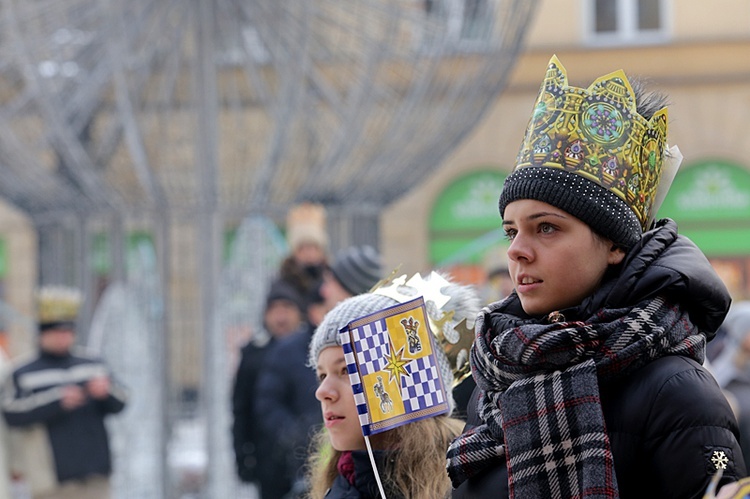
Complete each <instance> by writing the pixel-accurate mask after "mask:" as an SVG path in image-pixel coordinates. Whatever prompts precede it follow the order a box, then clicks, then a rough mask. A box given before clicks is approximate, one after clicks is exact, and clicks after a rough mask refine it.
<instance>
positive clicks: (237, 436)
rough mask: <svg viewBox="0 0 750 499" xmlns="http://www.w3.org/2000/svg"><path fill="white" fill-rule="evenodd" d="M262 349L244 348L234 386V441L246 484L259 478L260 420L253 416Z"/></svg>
mask: <svg viewBox="0 0 750 499" xmlns="http://www.w3.org/2000/svg"><path fill="white" fill-rule="evenodd" d="M260 352H261V350H260V349H255V348H253V347H252V346H245V348H243V349H242V355H241V357H240V363H239V365H238V366H237V372H236V374H235V378H234V386H233V387H232V416H233V417H232V440H233V445H234V456H235V462H236V465H237V474H238V476H239V477H240V478H241V479H242V480H244V481H250V480H253V479H254V478H255V477H254V475H253V473H252V470H251V466H250V465H251V464H254V463H251V462H250V461H246V460H253V459H255V451H256V442H255V427H256V426H257V425H256V420H255V419H254V415H253V401H254V400H255V381H256V379H257V373H258V371H259V369H260V368H259V366H258V365H256V363H257V362H260V359H261V355H260Z"/></svg>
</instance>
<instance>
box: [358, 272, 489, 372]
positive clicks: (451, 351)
mask: <svg viewBox="0 0 750 499" xmlns="http://www.w3.org/2000/svg"><path fill="white" fill-rule="evenodd" d="M397 272H398V269H396V270H394V271H393V272H391V275H389V276H388V277H386V278H385V279H383V280H382V281H380V282H378V283H377V284H376V285H375V286H373V289H372V290H371V291H370V292H371V293H374V294H379V295H382V296H387V297H388V298H391V299H393V300H396V301H397V302H399V303H404V302H407V301H410V300H413V299H414V298H416V297H418V296H422V297H423V298H424V301H425V308H426V310H427V317H428V319H429V322H430V330H431V331H432V334H433V335H434V336H435V338H436V340H437V342H438V344H439V345H440V347H441V348H442V350H443V352H444V353H445V356H446V358H447V359H448V363H449V364H450V367H451V370H452V371H453V386H455V385H457V384H458V383H460V382H461V381H463V380H464V379H465V378H466V377H467V376H469V374H471V368H470V365H469V349H470V348H471V344H472V343H473V341H474V319H475V317H474V315H475V314H472V315H473V316H472V317H471V318H470V319H469V318H467V317H463V318H461V319H460V320H456V319H455V315H456V311H457V310H458V309H462V308H463V309H466V310H464V313H465V312H470V311H471V309H472V307H471V304H467V303H453V301H469V300H470V299H476V300H477V303H478V300H479V298H478V296H476V295H474V294H473V293H469V292H468V291H467V290H468V289H469V288H468V286H462V288H465V290H464V295H465V296H464V297H463V300H462V299H461V297H459V296H455V297H451V296H448V295H445V294H443V292H442V290H443V289H445V288H446V287H448V286H459V285H457V284H456V283H451V282H449V281H447V280H446V279H445V278H444V277H443V276H441V275H440V274H438V273H437V272H434V271H433V272H432V273H430V275H429V276H428V278H427V279H426V280H425V279H423V278H422V276H421V275H420V274H419V273H416V274H414V275H413V276H412V277H411V278H409V280H408V281H407V280H406V275H401V276H399V277H395V276H396V274H397ZM406 291H409V293H408V294H407V292H406ZM476 309H477V310H476V312H477V313H478V311H479V306H478V305H477V307H476Z"/></svg>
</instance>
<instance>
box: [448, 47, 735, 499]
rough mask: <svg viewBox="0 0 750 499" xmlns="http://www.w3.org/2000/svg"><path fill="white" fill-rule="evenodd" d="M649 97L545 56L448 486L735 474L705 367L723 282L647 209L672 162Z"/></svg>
mask: <svg viewBox="0 0 750 499" xmlns="http://www.w3.org/2000/svg"><path fill="white" fill-rule="evenodd" d="M663 102H664V101H663V99H661V98H659V97H658V96H656V95H654V94H644V93H643V92H642V89H641V88H640V87H639V86H638V85H637V84H636V86H635V88H634V87H633V85H632V84H631V83H630V82H629V81H628V78H627V77H626V76H625V74H624V73H623V72H622V71H617V72H614V73H612V74H609V75H606V76H603V77H601V78H599V79H597V80H596V81H595V82H594V83H593V84H592V85H591V86H590V87H589V88H587V89H582V88H575V87H571V86H568V83H567V74H566V73H565V70H564V68H563V67H562V65H561V64H560V62H559V60H558V59H557V58H556V57H553V58H552V60H551V61H550V63H549V66H548V69H547V74H546V77H545V80H544V83H543V85H542V89H541V91H540V95H539V98H538V100H537V105H536V107H535V110H534V115H533V117H532V120H531V122H530V124H529V127H528V128H527V132H526V137H525V139H524V142H523V144H522V146H521V151H520V153H519V155H518V159H517V164H516V169H515V170H514V172H513V173H511V174H510V175H509V176H508V177H507V179H506V181H505V184H504V186H503V190H502V192H501V194H500V200H499V208H500V214H501V216H502V223H503V228H504V230H505V233H506V235H507V237H508V239H509V240H510V246H509V248H508V250H507V253H508V264H509V270H510V275H511V277H512V279H513V282H514V285H515V290H514V292H513V293H512V294H511V295H510V296H509V297H508V298H506V299H505V300H503V301H500V302H497V303H493V304H491V305H489V306H488V307H486V308H485V309H483V310H482V312H480V314H479V317H478V319H477V323H476V329H475V332H476V336H475V341H474V344H473V346H472V349H471V354H470V362H471V368H472V374H473V377H474V379H475V381H476V383H477V390H475V392H474V395H473V402H470V403H469V410H470V414H469V415H468V422H467V428H466V430H465V432H464V433H463V434H462V435H461V436H460V437H458V438H457V439H456V440H454V441H453V443H452V444H451V446H450V448H449V450H448V454H447V457H448V473H449V475H450V477H451V480H452V483H453V486H454V488H455V490H454V494H453V497H456V498H464V497H479V498H484V497H493V498H494V497H499V498H502V497H514V498H516V499H531V498H540V497H558V498H569V497H579V498H581V497H589V498H594V497H596V498H605V497H606V498H616V497H620V498H633V499H635V498H638V499H644V498H660V499H664V498H681V499H685V498H700V497H702V495H703V493H704V492H705V491H706V488H707V486H708V485H709V482H710V481H711V478H712V477H713V476H714V474H715V473H716V471H717V470H719V469H721V470H722V473H723V477H722V479H721V483H722V484H723V483H727V482H731V481H734V480H737V479H738V478H739V477H742V476H744V475H745V474H746V469H745V462H744V459H743V457H742V452H741V449H740V446H739V444H738V437H739V432H738V428H737V421H736V419H735V417H734V415H733V413H732V411H731V409H730V407H729V405H728V403H727V400H726V399H725V397H724V395H723V394H722V392H721V390H720V388H719V386H718V385H717V383H716V381H715V380H714V378H713V376H712V375H711V374H710V373H709V372H708V371H707V370H706V369H704V367H703V366H702V363H703V360H704V355H705V345H706V341H707V340H708V339H711V337H712V336H713V335H714V333H715V331H716V330H717V329H718V327H719V325H720V324H721V323H722V321H723V320H724V317H725V316H726V314H727V310H728V309H729V305H730V302H731V300H730V296H729V294H728V292H727V289H726V287H725V286H724V284H723V283H722V281H721V279H720V278H719V277H718V275H717V274H716V272H715V271H714V270H713V269H712V267H711V265H710V264H709V262H708V260H707V259H706V257H705V256H704V255H703V254H702V253H701V251H700V250H699V249H698V248H697V247H696V246H695V244H693V243H692V242H691V241H690V240H688V239H687V238H685V237H684V236H681V235H678V233H677V226H676V224H675V223H674V222H673V221H671V220H669V219H662V220H659V221H657V222H655V223H654V222H653V219H654V215H655V213H656V211H657V209H658V204H657V205H655V203H658V202H659V201H658V200H659V199H661V198H662V197H663V194H664V189H666V188H668V185H669V183H670V181H671V177H672V176H673V174H674V172H675V171H676V168H677V167H678V166H679V160H680V159H681V156H680V155H679V151H678V150H677V149H676V148H672V149H667V148H666V146H665V144H666V130H667V110H666V108H665V107H663ZM636 106H637V107H636ZM660 179H661V182H662V183H661V185H659V183H660Z"/></svg>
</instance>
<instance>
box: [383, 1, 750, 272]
mask: <svg viewBox="0 0 750 499" xmlns="http://www.w3.org/2000/svg"><path fill="white" fill-rule="evenodd" d="M586 2H587V0H546V1H542V2H540V4H539V9H540V10H539V11H538V12H537V15H536V17H535V19H534V21H533V25H532V27H531V29H530V31H529V37H528V38H527V43H526V50H525V51H524V52H523V53H522V55H521V57H520V58H519V60H518V62H517V64H516V66H515V68H514V70H513V74H512V78H511V82H510V84H509V86H508V88H507V89H506V90H505V92H504V93H503V94H502V96H501V97H500V98H499V99H498V100H497V101H496V102H494V103H493V104H492V108H491V110H490V111H489V112H488V114H487V115H486V116H485V118H484V120H483V121H482V122H481V123H480V124H479V125H478V126H477V127H476V128H475V130H474V131H473V132H472V133H471V134H470V135H469V136H468V137H467V139H466V140H465V141H464V142H463V143H462V144H461V145H460V146H459V147H458V148H457V149H456V150H455V151H454V152H453V153H452V154H451V155H450V156H449V157H448V158H446V159H445V161H444V162H443V163H442V165H441V166H440V167H439V169H438V170H437V171H436V172H435V173H434V174H433V175H431V176H430V177H429V178H427V179H425V181H424V182H423V183H422V184H421V185H420V186H419V187H418V188H417V189H415V190H413V191H411V192H410V193H408V194H407V195H405V196H404V197H402V198H401V199H400V200H398V201H397V202H395V203H393V204H392V205H391V206H389V207H388V208H387V209H386V210H384V212H383V216H382V218H381V234H382V251H383V258H384V260H385V262H386V264H387V265H389V266H393V265H396V264H399V263H401V264H402V270H403V271H404V272H405V273H408V272H415V271H426V270H428V269H429V268H430V262H429V261H428V254H429V247H428V245H429V241H428V232H427V230H428V223H429V214H430V210H431V208H432V204H433V203H434V201H435V199H436V198H437V196H438V195H439V194H440V193H441V192H442V190H443V189H445V188H446V187H447V186H448V185H450V183H451V182H452V181H453V180H455V179H457V178H458V177H460V176H462V175H465V174H466V173H469V172H471V171H473V170H474V169H477V168H479V167H482V166H487V165H496V166H497V167H498V168H500V169H501V170H502V171H504V172H508V171H509V170H510V168H511V167H512V164H513V159H514V158H515V155H516V153H517V151H518V147H519V144H520V142H521V138H522V135H523V131H524V129H525V126H526V123H527V121H528V119H529V116H530V113H531V109H532V107H533V103H534V100H535V98H536V94H537V91H538V88H539V84H540V83H541V80H542V77H543V76H544V71H545V67H546V64H547V62H548V61H549V58H550V56H551V55H552V54H557V56H558V57H559V58H560V60H561V62H562V63H563V65H564V66H565V67H566V69H567V71H568V76H569V80H570V83H571V84H574V85H579V86H588V85H589V84H590V83H591V82H592V81H593V80H594V79H595V78H597V77H598V76H601V75H604V74H606V73H609V72H611V71H615V70H617V69H623V70H625V71H626V73H627V74H629V75H641V76H644V77H647V78H648V79H649V80H650V84H651V86H652V87H653V88H654V89H658V90H661V91H663V92H666V93H667V94H669V96H670V103H671V104H670V111H669V112H670V114H669V118H670V124H669V127H670V128H669V139H668V140H669V142H670V144H677V145H679V147H680V150H681V151H682V153H683V155H684V156H685V162H686V164H687V163H689V162H691V161H695V160H698V159H700V158H705V157H721V158H725V159H729V160H732V161H734V162H737V163H739V164H743V165H745V166H747V167H748V169H750V161H748V159H747V158H750V141H748V140H746V139H745V138H744V137H745V134H746V133H747V130H748V129H750V113H747V112H741V111H738V110H741V109H745V110H748V109H750V3H748V2H747V1H745V0H722V1H718V2H703V1H700V0H680V1H679V2H678V1H672V2H669V1H667V2H665V4H666V5H668V6H669V5H671V9H672V12H673V16H672V21H671V22H672V24H673V29H672V40H671V41H670V42H669V43H666V44H661V45H634V46H621V47H610V48H601V47H589V46H587V45H586V43H585V40H583V27H582V25H581V19H583V18H584V15H583V14H584V12H583V9H584V7H583V5H584V3H586ZM498 194H499V193H498ZM498 224H499V215H498Z"/></svg>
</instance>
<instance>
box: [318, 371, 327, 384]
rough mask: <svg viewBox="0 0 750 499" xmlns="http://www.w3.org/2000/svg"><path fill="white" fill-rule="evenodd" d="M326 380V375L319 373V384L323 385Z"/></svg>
mask: <svg viewBox="0 0 750 499" xmlns="http://www.w3.org/2000/svg"><path fill="white" fill-rule="evenodd" d="M324 379H326V375H325V373H318V384H320V383H322V382H323V380H324Z"/></svg>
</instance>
